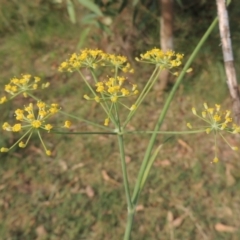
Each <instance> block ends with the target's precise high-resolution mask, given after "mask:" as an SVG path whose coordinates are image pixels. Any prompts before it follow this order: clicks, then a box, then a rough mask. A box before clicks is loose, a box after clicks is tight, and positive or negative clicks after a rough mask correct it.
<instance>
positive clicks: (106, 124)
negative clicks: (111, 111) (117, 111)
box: [104, 118, 109, 126]
mask: <svg viewBox="0 0 240 240" xmlns="http://www.w3.org/2000/svg"><path fill="white" fill-rule="evenodd" d="M108 124H109V118H106V119H105V120H104V126H108Z"/></svg>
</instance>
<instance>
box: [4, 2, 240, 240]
mask: <svg viewBox="0 0 240 240" xmlns="http://www.w3.org/2000/svg"><path fill="white" fill-rule="evenodd" d="M166 2H167V3H166ZM169 2H170V3H169ZM164 3H165V5H164ZM228 11H229V21H230V28H231V37H232V43H233V51H234V57H235V66H236V71H237V74H238V79H239V78H240V70H239V67H238V66H239V64H240V48H239V39H240V24H239V23H240V2H239V1H232V3H231V4H230V6H229V8H228ZM166 13H167V15H164V14H166ZM168 14H170V15H168ZM216 14H217V10H216V5H215V1H206V0H198V1H197V0H196V1H192V0H191V1H190V0H176V1H172V2H171V1H165V0H162V1H160V0H159V1H156V0H141V1H140V0H139V1H138V0H133V1H128V0H122V1H120V0H119V1H114V0H95V1H87V0H85V1H84V0H35V1H27V0H22V1H17V0H11V1H7V0H0V73H1V77H0V81H1V84H2V88H1V91H0V92H1V95H3V94H4V84H6V83H8V82H9V80H10V79H11V78H12V77H14V76H16V77H19V76H20V75H21V74H24V73H30V74H32V75H34V76H40V77H41V78H42V79H43V80H44V81H49V82H50V83H51V85H50V88H49V89H47V90H45V91H44V92H42V93H40V94H39V95H38V96H39V97H40V98H41V99H43V100H44V101H46V102H49V103H51V102H58V103H59V104H60V105H61V107H62V109H63V110H64V111H67V112H69V113H75V114H78V115H79V116H81V117H86V118H88V119H91V120H95V121H96V122H98V123H102V119H104V115H103V113H102V112H101V110H100V108H99V106H98V105H97V104H95V103H92V102H87V103H86V102H83V97H82V96H83V95H84V94H85V93H86V91H87V89H86V87H85V86H84V85H83V83H82V81H80V78H79V76H78V75H77V74H75V73H73V74H69V73H60V72H58V71H57V69H58V66H59V65H60V63H61V62H62V61H64V60H65V59H67V58H68V57H69V56H70V54H72V53H74V52H77V51H79V50H80V49H83V48H93V49H96V48H99V49H102V50H104V51H106V52H108V53H117V54H121V55H125V56H127V57H128V59H129V61H130V63H131V64H132V66H133V67H134V68H135V74H134V75H132V76H131V78H129V80H130V81H131V82H136V83H137V84H138V88H139V89H141V88H142V87H143V86H144V84H145V82H146V81H147V79H148V78H149V75H150V74H151V72H152V70H153V69H152V67H151V66H149V65H144V64H139V63H137V62H136V61H135V60H134V59H135V57H136V56H139V54H140V53H143V52H145V51H147V50H150V49H151V48H153V47H160V44H161V45H162V47H163V48H164V47H167V46H165V45H164V38H165V40H166V39H172V40H171V41H170V42H171V44H172V47H173V49H174V50H175V51H176V52H180V53H184V54H185V61H186V59H188V57H189V56H190V54H191V52H192V51H193V49H194V48H195V46H196V44H197V43H198V41H199V40H200V38H201V36H202V35H203V34H204V33H205V31H206V30H207V28H208V26H209V25H210V24H211V22H212V21H213V19H214V18H215V16H216ZM164 16H172V18H171V19H170V22H169V21H168V24H169V25H167V26H166V25H164ZM164 27H167V29H166V31H165V32H163V29H164ZM165 43H166V41H165ZM192 68H193V71H192V72H191V73H190V74H188V75H187V76H186V77H185V78H184V80H183V82H182V84H181V86H180V88H179V90H178V92H177V94H176V95H175V97H174V100H173V102H172V104H171V107H170V109H169V111H168V114H167V117H166V119H165V122H164V124H163V127H162V130H179V131H181V130H183V131H184V130H186V123H187V122H191V123H192V124H193V125H194V123H195V122H196V120H195V118H194V116H193V115H192V112H191V108H192V106H195V107H196V108H201V107H202V104H203V102H208V103H209V105H210V106H214V104H215V103H219V104H221V105H222V106H223V107H226V108H227V109H231V99H230V96H229V92H228V88H227V84H226V76H225V72H224V65H223V57H222V49H221V44H220V38H219V31H218V26H217V27H216V28H215V29H214V31H213V32H212V34H211V36H210V37H209V39H208V40H207V42H206V43H205V44H204V46H203V48H202V49H201V51H200V52H199V54H198V56H197V58H196V59H195V61H194V62H193V65H192ZM162 79H165V80H161V79H159V83H158V84H157V85H156V86H155V88H154V89H153V90H152V91H151V92H150V94H149V95H148V97H147V99H146V100H145V101H144V103H143V105H142V107H141V108H140V109H139V111H138V113H137V114H136V116H135V117H134V118H133V121H132V122H131V124H130V126H129V127H130V128H131V129H136V130H137V129H141V130H145V129H149V130H150V129H153V126H154V123H155V121H156V119H157V117H158V115H159V113H160V112H161V108H162V106H163V104H164V101H165V99H166V97H167V96H168V94H169V91H170V90H171V87H172V86H173V84H174V80H175V78H174V77H173V76H169V75H168V76H167V77H166V76H162ZM162 83H163V84H162ZM24 104H26V99H24V98H21V97H20V98H18V99H17V100H13V101H12V102H9V103H7V104H4V105H0V111H1V116H0V119H1V122H2V123H4V122H5V121H10V120H11V119H13V114H14V111H15V109H17V108H18V107H22V106H23V105H24ZM59 116H61V115H59ZM64 120H65V119H63V117H62V116H61V117H59V118H57V119H56V121H57V122H59V124H61V123H62V122H63V121H64ZM73 124H74V130H76V131H81V130H83V129H86V126H85V125H84V124H79V123H77V122H76V123H75V122H73ZM43 137H44V139H45V143H46V145H47V146H48V147H49V148H50V149H51V150H52V151H53V156H52V157H47V156H46V155H45V152H44V151H43V149H42V146H41V143H40V142H39V140H38V137H37V136H33V137H32V140H31V141H30V143H29V144H28V147H27V148H26V149H18V148H16V149H14V151H11V152H9V153H8V154H3V153H1V155H0V176H1V177H0V239H2V240H5V239H6V240H33V239H37V240H57V239H61V240H80V239H86V240H109V239H122V235H123V232H124V228H125V220H126V212H127V209H126V201H125V193H124V189H123V185H122V176H121V165H120V160H119V153H118V145H117V143H116V139H115V136H106V135H104V136H100V135H96V136H86V135H85V136H80V135H63V136H62V135H56V134H45V135H44V136H43ZM18 138H19V135H18V134H11V133H9V132H3V131H2V130H1V138H0V146H1V147H3V146H4V147H7V146H11V145H12V144H13V143H14V142H15V141H16V140H17V139H18ZM164 139H165V137H164V136H159V137H158V140H157V143H156V144H158V143H159V144H160V143H161V142H162V141H163V140H164ZM226 139H227V140H228V141H229V142H230V143H231V144H232V145H236V146H239V145H240V141H239V137H238V136H226ZM148 140H149V136H138V135H133V136H130V135H129V136H126V139H125V143H126V154H127V159H126V161H127V167H128V172H129V176H130V177H129V178H130V184H131V186H133V185H134V183H135V179H136V176H137V173H138V170H139V167H140V163H141V161H142V158H143V155H144V152H145V149H146V146H147V143H148ZM218 147H219V159H220V162H219V163H218V164H211V161H212V159H213V158H214V138H213V137H212V136H211V135H206V134H198V135H186V136H185V135H182V136H178V137H173V138H172V139H171V140H170V141H169V142H168V143H167V144H165V145H164V147H163V149H162V150H161V152H160V154H159V156H158V158H157V160H156V161H155V163H154V167H153V169H152V170H151V172H150V176H149V179H148V182H147V184H146V186H145V189H144V191H143V192H142V195H141V197H140V200H139V205H138V207H137V214H136V217H135V222H134V226H133V233H132V239H138V240H149V239H161V240H167V239H170V240H174V239H181V240H182V239H184V240H185V239H186V240H187V239H190V240H191V239H193V240H195V239H197V240H205V239H206V240H207V239H209V240H212V239H217V240H227V239H229V240H237V239H240V197H239V191H240V162H239V153H238V152H233V151H232V150H231V149H230V148H229V147H228V146H227V145H226V144H225V143H224V142H223V141H222V140H220V141H219V142H218Z"/></svg>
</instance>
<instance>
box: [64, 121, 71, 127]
mask: <svg viewBox="0 0 240 240" xmlns="http://www.w3.org/2000/svg"><path fill="white" fill-rule="evenodd" d="M71 125H72V123H71V122H70V121H65V123H64V127H65V128H70V127H71Z"/></svg>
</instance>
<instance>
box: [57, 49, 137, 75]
mask: <svg viewBox="0 0 240 240" xmlns="http://www.w3.org/2000/svg"><path fill="white" fill-rule="evenodd" d="M99 66H111V67H114V68H117V69H121V70H122V71H123V72H133V69H132V68H131V66H130V64H129V63H128V61H127V58H126V57H124V56H118V55H114V54H107V53H104V52H103V51H102V50H98V49H96V50H92V49H84V50H81V51H80V53H79V54H76V53H73V54H72V56H71V57H70V58H69V59H67V60H66V61H64V62H62V63H61V65H60V67H59V69H58V70H59V71H61V72H63V71H67V72H73V71H75V70H78V69H80V68H91V69H96V68H97V67H99Z"/></svg>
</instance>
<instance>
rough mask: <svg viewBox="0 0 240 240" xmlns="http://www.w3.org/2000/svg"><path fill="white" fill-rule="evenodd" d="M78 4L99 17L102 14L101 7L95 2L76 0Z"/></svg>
mask: <svg viewBox="0 0 240 240" xmlns="http://www.w3.org/2000/svg"><path fill="white" fill-rule="evenodd" d="M78 2H79V3H80V4H82V5H83V6H84V7H85V8H87V9H89V10H90V11H92V12H94V13H95V14H96V15H98V16H99V17H102V16H103V13H102V11H101V9H100V8H99V7H98V5H97V4H95V3H94V2H92V1H91V0H78Z"/></svg>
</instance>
